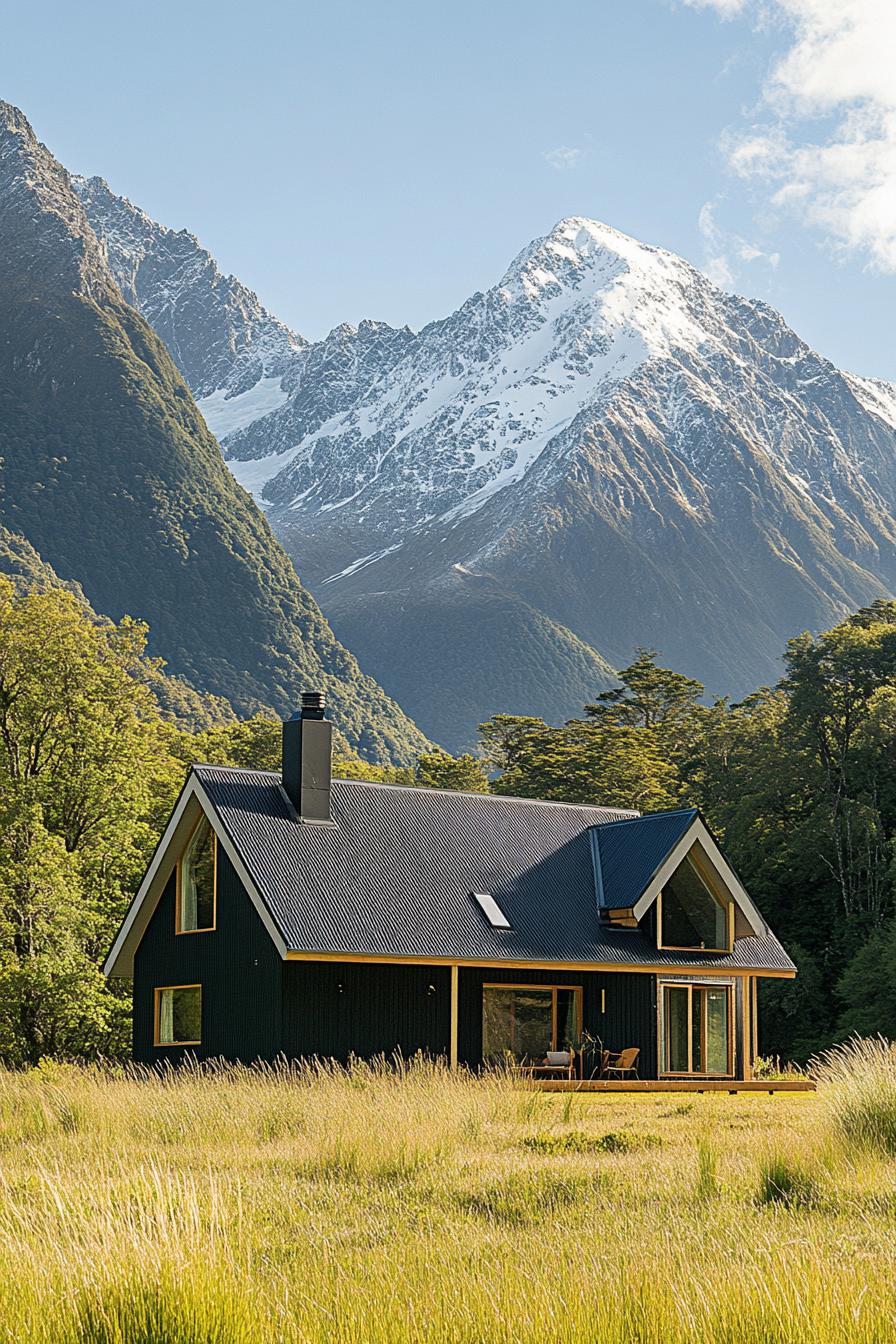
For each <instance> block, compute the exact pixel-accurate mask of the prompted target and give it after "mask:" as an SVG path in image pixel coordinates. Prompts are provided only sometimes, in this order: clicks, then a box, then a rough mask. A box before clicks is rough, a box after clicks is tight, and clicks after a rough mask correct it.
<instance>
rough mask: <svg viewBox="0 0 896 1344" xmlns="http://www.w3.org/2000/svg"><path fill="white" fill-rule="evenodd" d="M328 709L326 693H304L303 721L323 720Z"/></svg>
mask: <svg viewBox="0 0 896 1344" xmlns="http://www.w3.org/2000/svg"><path fill="white" fill-rule="evenodd" d="M326 707H327V697H326V694H325V692H324V691H303V692H302V718H303V719H312V718H314V719H322V718H323V716H324V710H325V709H326Z"/></svg>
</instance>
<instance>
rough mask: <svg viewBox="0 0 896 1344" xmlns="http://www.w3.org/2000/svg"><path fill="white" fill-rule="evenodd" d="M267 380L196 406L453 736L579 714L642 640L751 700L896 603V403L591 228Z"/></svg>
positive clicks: (636, 245)
mask: <svg viewBox="0 0 896 1344" xmlns="http://www.w3.org/2000/svg"><path fill="white" fill-rule="evenodd" d="M158 301H159V300H158V297H157V296H153V297H152V298H151V297H150V294H149V292H148V291H147V292H146V293H145V294H144V299H143V307H144V311H145V312H147V314H148V312H149V305H150V304H151V303H156V302H158ZM150 320H152V318H151V319H150ZM269 376H270V377H271V379H272V381H271V383H270V384H268V383H263V384H262V383H259V382H258V380H256V381H255V383H254V384H253V385H252V391H249V389H248V387H240V388H239V389H238V392H237V395H235V396H230V397H227V396H218V397H212V398H211V399H208V396H207V394H206V401H205V403H204V404H205V405H206V406H207V408H208V410H207V413H208V414H209V417H210V423H212V424H216V426H217V429H218V432H219V434H220V435H221V439H222V444H223V448H224V452H225V456H226V457H227V459H228V462H229V464H230V467H231V470H232V471H233V472H234V474H236V475H237V477H238V479H239V480H240V481H241V482H242V483H243V484H244V485H246V487H247V488H249V489H250V490H252V491H253V493H255V495H256V497H257V498H258V499H259V501H260V502H262V503H263V505H264V507H265V509H266V511H267V512H268V516H269V518H270V520H271V522H272V525H273V526H274V528H275V530H276V531H277V533H278V535H279V536H280V537H281V539H282V540H283V542H284V544H285V545H286V547H287V549H288V550H290V552H291V553H292V555H293V556H294V558H295V559H296V562H297V564H298V565H299V566H300V569H301V573H302V575H303V577H304V578H305V579H306V581H308V582H309V583H310V584H311V586H312V588H313V589H314V590H315V591H316V592H317V594H318V596H319V599H320V601H321V602H322V604H323V606H324V609H325V611H326V612H327V614H328V615H329V616H330V617H331V619H332V620H333V622H334V626H335V628H336V630H337V633H338V634H339V635H340V637H342V638H343V639H345V641H346V642H347V643H348V644H349V645H350V646H351V647H352V648H354V649H355V650H356V651H357V653H358V655H359V656H360V658H361V660H362V662H365V663H366V664H367V666H369V668H370V670H371V671H373V672H374V673H375V674H376V675H377V677H378V678H379V680H380V681H382V682H383V684H384V685H386V686H387V688H389V689H391V690H392V691H393V693H394V694H396V696H397V697H398V698H399V699H400V700H401V702H402V703H403V704H405V705H406V706H407V707H408V709H409V710H410V711H411V712H412V713H413V714H414V715H415V717H416V718H417V719H418V721H419V722H421V723H422V724H423V725H424V727H425V728H427V729H428V730H429V731H430V732H431V733H433V735H435V736H440V737H441V740H443V741H446V742H449V743H454V744H460V743H461V742H465V741H468V740H469V737H470V734H471V731H472V727H473V725H475V722H476V721H477V719H478V718H483V717H485V716H486V715H487V714H488V713H491V712H493V711H494V710H498V709H504V710H512V711H516V712H536V713H542V714H546V715H548V716H549V717H554V718H557V717H560V716H562V715H564V714H570V713H573V712H575V711H576V710H577V709H579V708H580V707H581V704H582V703H583V700H584V699H586V698H588V696H589V690H588V687H589V686H590V687H591V688H592V692H593V689H597V688H598V686H599V684H600V683H601V679H602V678H603V679H606V678H607V677H608V676H609V675H610V673H609V667H608V664H611V665H615V666H620V665H622V663H623V662H624V661H625V660H627V659H628V658H629V657H630V655H631V653H632V650H633V648H634V647H635V646H636V645H638V644H645V643H646V644H651V645H654V646H655V647H657V648H659V649H660V650H661V652H662V654H663V657H664V658H666V659H667V660H668V661H669V662H670V663H672V664H674V665H676V666H679V667H680V668H681V669H682V670H683V671H686V672H689V673H691V674H693V675H697V676H699V677H701V679H703V680H704V681H706V682H707V683H708V685H709V688H710V690H711V691H714V692H718V693H733V694H739V693H742V692H745V691H747V690H749V689H750V688H751V687H752V686H754V685H756V684H758V683H759V682H761V681H765V680H773V679H774V678H775V677H776V676H777V675H778V673H779V668H780V661H779V660H780V653H781V649H782V647H783V644H784V641H785V639H786V638H788V637H789V636H791V635H793V634H795V633H797V632H798V631H800V630H802V629H804V628H818V627H820V626H822V625H824V624H827V623H829V622H830V621H831V620H833V619H836V618H837V617H838V616H840V615H842V614H843V613H844V612H845V611H846V610H848V609H849V608H851V607H855V606H858V605H861V604H862V603H865V602H867V601H871V600H873V599H874V598H875V597H877V596H880V595H881V594H883V593H886V592H889V591H892V590H893V588H894V585H896V516H894V500H896V389H894V388H893V387H892V386H891V385H889V384H886V383H882V382H877V381H874V380H870V379H863V378H860V377H857V376H855V375H851V374H845V373H842V372H841V371H840V370H838V369H837V368H835V367H834V365H832V364H831V363H830V361H828V360H826V359H824V358H823V357H822V356H820V355H819V354H817V353H816V352H815V351H813V350H812V349H811V348H810V347H809V346H807V345H806V344H805V342H803V341H801V340H800V338H799V337H798V336H797V335H796V334H795V333H794V332H793V331H792V330H791V329H790V328H789V327H788V326H787V324H786V323H785V322H784V320H783V318H782V317H781V316H780V314H778V313H776V312H775V311H774V310H773V309H771V308H769V307H768V306H767V305H765V304H763V303H759V302H755V301H751V300H749V299H744V298H740V297H738V296H735V295H730V294H727V293H724V292H723V291H721V290H719V289H717V288H716V287H715V286H714V285H713V284H712V283H711V282H710V281H709V280H708V279H707V277H706V276H704V275H703V274H702V273H701V272H699V271H697V270H695V269H694V268H693V267H692V266H690V265H689V264H688V263H687V262H686V261H684V260H683V259H682V258H680V257H677V256H675V255H673V254H672V253H669V252H667V251H664V250H663V249H661V248H658V247H653V246H648V245H646V244H643V243H640V242H638V241H636V240H635V239H632V238H629V237H627V236H626V235H624V234H622V233H619V232H618V231H617V230H615V229H613V228H610V227H609V226H607V225H604V224H601V223H598V222H596V221H594V220H588V219H584V218H571V219H565V220H562V221H561V222H560V223H559V224H558V225H557V226H556V227H555V228H554V229H553V230H551V232H550V233H549V234H547V235H546V236H545V237H543V238H540V239H536V240H535V241H534V242H533V243H531V244H530V245H529V246H528V247H526V248H525V249H524V250H523V251H522V252H521V253H520V254H519V255H518V256H517V257H516V258H515V260H514V261H513V262H512V263H511V265H510V266H509V268H508V269H507V271H506V273H505V274H504V275H503V276H502V277H501V279H500V280H499V281H498V283H497V284H496V285H495V286H494V287H493V288H491V289H489V290H488V291H487V292H485V293H481V294H480V293H477V294H474V295H473V296H472V297H471V298H470V299H468V300H467V302H466V303H464V304H463V305H462V306H461V307H460V308H459V309H458V310H457V311H456V312H454V313H452V314H451V315H450V316H448V317H446V318H444V319H441V320H439V321H435V322H432V323H430V324H429V325H428V326H426V327H425V328H423V330H422V331H420V332H417V333H414V332H412V331H410V330H408V329H407V328H403V329H395V328H391V327H388V326H385V325H384V324H381V323H373V322H366V323H361V324H360V326H359V327H358V328H354V327H349V326H341V327H338V328H336V329H335V331H333V332H331V333H330V335H329V336H328V337H327V338H326V340H324V341H320V342H317V343H314V344H311V345H307V344H303V345H300V346H299V348H298V349H296V350H294V351H293V352H292V355H291V358H290V361H289V364H288V367H287V368H286V369H285V371H284V372H283V373H282V374H281V375H280V381H279V383H276V385H275V382H276V380H275V377H274V373H273V372H272V373H271V374H270V375H269ZM221 386H227V387H228V388H230V387H231V384H230V381H229V380H228V379H224V378H222V379H221ZM234 390H237V389H235V388H232V389H231V391H234ZM268 396H270V398H271V399H270V400H267V398H268ZM281 397H282V398H283V399H282V400H281V399H280V398H281ZM225 414H227V415H229V418H226V419H225V418H218V419H217V421H216V417H224V415H225ZM408 649H412V650H413V657H410V658H409V657H408V656H407V652H406V651H407V650H408Z"/></svg>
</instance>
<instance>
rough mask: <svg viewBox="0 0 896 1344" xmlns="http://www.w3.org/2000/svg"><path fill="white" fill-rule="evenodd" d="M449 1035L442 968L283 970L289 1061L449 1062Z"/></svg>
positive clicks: (356, 965) (305, 966) (300, 965)
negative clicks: (420, 1058) (428, 1058)
mask: <svg viewBox="0 0 896 1344" xmlns="http://www.w3.org/2000/svg"><path fill="white" fill-rule="evenodd" d="M450 1030H451V981H450V972H449V970H448V969H447V967H445V966H413V965H391V966H390V965H375V964H369V965H368V964H366V963H363V962H341V963H340V962H315V961H288V962H286V964H285V966H284V978H283V1051H284V1053H285V1054H286V1055H287V1056H288V1057H289V1058H303V1057H308V1056H314V1055H317V1056H319V1057H321V1058H328V1059H337V1060H340V1061H342V1062H345V1061H346V1060H347V1059H348V1058H349V1056H350V1055H358V1056H360V1057H361V1058H362V1059H369V1058H371V1057H372V1056H374V1055H386V1056H387V1057H389V1056H392V1055H401V1056H402V1057H403V1058H405V1059H409V1058H410V1057H411V1056H413V1055H415V1054H417V1053H418V1052H422V1053H423V1054H427V1055H432V1056H438V1055H443V1056H447V1054H448V1045H449V1036H450Z"/></svg>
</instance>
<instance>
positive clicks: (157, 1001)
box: [152, 985, 202, 1050]
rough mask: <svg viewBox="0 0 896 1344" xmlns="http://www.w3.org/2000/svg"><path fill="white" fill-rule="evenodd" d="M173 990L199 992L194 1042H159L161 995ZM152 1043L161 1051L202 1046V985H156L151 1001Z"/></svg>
mask: <svg viewBox="0 0 896 1344" xmlns="http://www.w3.org/2000/svg"><path fill="white" fill-rule="evenodd" d="M174 989H198V990H199V1039H198V1040H196V1041H160V1040H159V1017H160V1015H161V1007H162V995H163V994H164V993H166V992H167V991H170V990H174ZM152 1043H153V1045H154V1046H157V1047H161V1048H162V1049H169V1050H177V1049H180V1048H181V1047H182V1046H185V1045H201V1044H202V985H157V986H156V988H155V990H154V999H153V1024H152Z"/></svg>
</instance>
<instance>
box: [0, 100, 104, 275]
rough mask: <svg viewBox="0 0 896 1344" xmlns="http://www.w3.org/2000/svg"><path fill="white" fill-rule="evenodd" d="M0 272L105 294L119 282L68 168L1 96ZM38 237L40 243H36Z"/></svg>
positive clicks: (25, 118)
mask: <svg viewBox="0 0 896 1344" xmlns="http://www.w3.org/2000/svg"><path fill="white" fill-rule="evenodd" d="M0 232H2V236H3V239H4V247H3V249H2V253H0V275H3V274H5V275H6V276H7V277H15V279H16V280H17V281H18V280H20V278H21V276H22V275H23V274H29V275H32V276H33V277H34V278H35V279H36V280H37V281H39V282H41V283H43V282H44V281H49V282H50V283H51V284H56V285H57V286H62V287H63V288H64V290H65V291H67V292H71V291H72V290H75V291H78V292H80V293H83V294H86V295H89V296H90V297H91V298H98V297H100V296H106V295H109V294H110V293H114V291H115V283H114V281H113V279H112V276H111V275H110V273H109V270H108V267H107V266H106V264H105V260H104V257H103V254H102V250H101V248H100V247H99V245H98V243H97V240H96V237H95V235H94V233H93V230H92V229H91V227H90V225H89V224H88V222H87V216H86V215H85V213H84V209H83V206H82V205H81V202H80V200H79V199H78V197H77V195H76V194H75V192H74V190H73V189H72V181H71V178H70V177H69V175H68V173H67V172H66V171H65V169H64V168H63V167H62V165H61V164H60V163H57V161H56V159H54V158H53V155H52V154H51V153H50V151H49V150H48V149H47V147H46V145H43V144H41V142H40V141H39V140H38V139H37V136H36V135H35V134H34V131H33V129H32V127H31V123H30V122H29V121H28V118H27V117H26V116H25V114H24V113H23V112H22V111H20V109H19V108H17V107H14V106H13V104H12V103H4V102H0ZM35 243H37V246H36V247H35Z"/></svg>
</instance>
